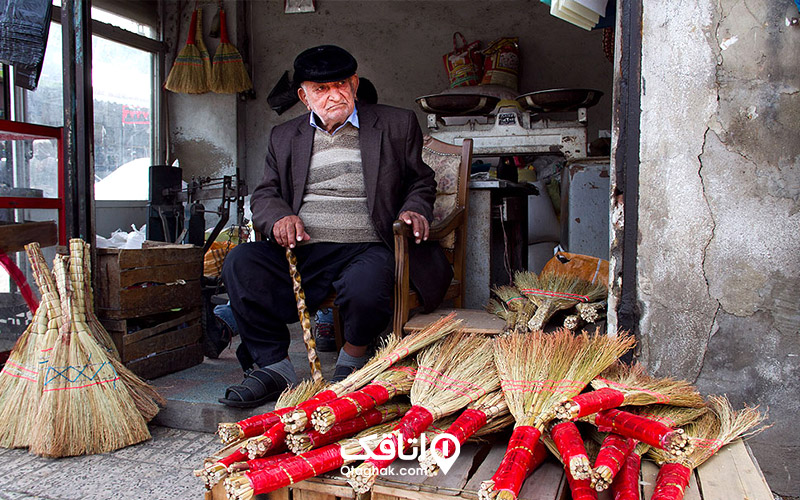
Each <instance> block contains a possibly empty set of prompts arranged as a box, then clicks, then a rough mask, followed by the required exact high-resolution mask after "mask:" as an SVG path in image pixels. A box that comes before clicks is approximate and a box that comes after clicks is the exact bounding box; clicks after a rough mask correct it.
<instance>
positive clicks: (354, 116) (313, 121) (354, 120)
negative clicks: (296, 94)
mask: <svg viewBox="0 0 800 500" xmlns="http://www.w3.org/2000/svg"><path fill="white" fill-rule="evenodd" d="M308 123H309V124H310V125H311V126H312V127H314V128H315V129H317V130H321V131H323V132H325V133H326V134H327V133H328V131H327V130H325V128H324V127H323V126H322V125H319V124H318V123H317V115H316V114H315V113H313V112H312V113H311V116H310V117H309V119H308ZM348 123H350V124H351V125H353V126H354V127H355V128H358V109H357V108H356V107H355V106H353V112H352V113H350V116H348V117H347V120H345V121H344V123H342V124H341V125H339V127H338V128H337V129H336V130H334V131H333V132H332V133H331V134H330V135H333V134H335V133H336V132H338V131H340V130H342V128H343V127H344V126H345V125H347V124H348Z"/></svg>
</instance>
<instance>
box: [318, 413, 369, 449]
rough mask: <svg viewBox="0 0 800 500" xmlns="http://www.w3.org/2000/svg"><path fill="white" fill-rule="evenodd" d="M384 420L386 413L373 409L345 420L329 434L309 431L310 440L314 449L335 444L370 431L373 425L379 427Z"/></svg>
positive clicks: (332, 428)
mask: <svg viewBox="0 0 800 500" xmlns="http://www.w3.org/2000/svg"><path fill="white" fill-rule="evenodd" d="M383 420H384V412H382V411H381V410H379V409H378V410H376V409H375V408H373V409H371V410H369V411H366V412H364V413H362V414H361V415H359V416H357V417H356V418H353V419H350V420H345V421H344V422H340V423H338V424H336V425H334V426H333V427H331V430H329V431H328V432H325V433H322V432H319V431H309V432H308V439H309V440H310V441H311V443H312V445H313V447H317V446H322V445H326V444H330V443H334V442H336V441H338V440H340V439H343V438H346V437H350V436H352V435H353V434H355V433H357V432H361V431H363V430H364V429H368V428H370V427H372V426H373V425H378V424H380V423H382V422H383Z"/></svg>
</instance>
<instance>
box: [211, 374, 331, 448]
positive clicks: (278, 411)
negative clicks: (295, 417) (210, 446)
mask: <svg viewBox="0 0 800 500" xmlns="http://www.w3.org/2000/svg"><path fill="white" fill-rule="evenodd" d="M324 385H325V382H324V381H315V380H303V381H302V382H300V383H299V384H297V385H296V386H294V387H288V388H287V389H285V390H284V391H283V392H282V393H281V394H280V396H278V400H277V401H276V402H275V410H274V411H271V412H268V413H263V414H260V415H254V416H252V417H249V418H246V419H244V420H240V421H239V422H223V423H220V424H219V425H218V426H217V434H219V437H220V439H221V440H222V443H223V444H230V443H234V442H238V441H241V440H243V439H246V438H251V437H255V436H258V435H259V434H263V433H264V432H265V431H266V430H267V429H269V428H270V427H272V426H273V425H275V424H277V423H279V422H280V421H281V415H284V414H286V413H289V412H291V411H292V410H293V409H294V407H295V406H296V405H297V404H299V403H302V402H303V401H307V400H308V399H310V398H312V397H314V395H315V394H317V393H318V392H320V391H321V390H322V389H323V387H324Z"/></svg>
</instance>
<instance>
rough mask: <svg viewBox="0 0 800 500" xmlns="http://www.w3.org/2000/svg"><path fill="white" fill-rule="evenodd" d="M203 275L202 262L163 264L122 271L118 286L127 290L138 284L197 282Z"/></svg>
mask: <svg viewBox="0 0 800 500" xmlns="http://www.w3.org/2000/svg"><path fill="white" fill-rule="evenodd" d="M202 275H203V262H202V261H198V262H165V263H164V265H160V266H151V267H139V268H136V269H122V270H121V271H120V275H119V286H120V287H121V288H128V287H131V286H134V285H138V284H139V283H163V284H166V283H174V282H176V281H178V280H186V281H188V280H197V279H200V276H202Z"/></svg>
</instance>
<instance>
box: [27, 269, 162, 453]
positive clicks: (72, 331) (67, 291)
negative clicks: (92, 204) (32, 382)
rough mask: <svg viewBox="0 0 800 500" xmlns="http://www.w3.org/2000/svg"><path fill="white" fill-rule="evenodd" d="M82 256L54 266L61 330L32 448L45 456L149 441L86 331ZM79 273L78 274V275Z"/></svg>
mask: <svg viewBox="0 0 800 500" xmlns="http://www.w3.org/2000/svg"><path fill="white" fill-rule="evenodd" d="M67 260H70V271H71V272H70V274H71V275H72V276H77V275H80V276H82V275H83V262H82V260H81V259H80V257H79V256H77V255H76V256H75V257H74V260H73V259H67V258H66V257H63V256H57V257H56V260H55V262H54V270H55V274H56V283H57V288H58V292H59V296H60V299H61V313H62V326H61V330H60V332H59V333H60V335H59V336H58V338H57V339H56V344H55V346H54V348H53V351H52V352H51V355H50V362H49V364H48V366H47V367H46V371H45V373H44V389H43V393H42V399H41V404H40V407H39V412H38V414H37V416H36V424H35V429H36V430H35V432H34V434H33V436H32V439H31V443H30V449H31V452H32V453H34V454H37V455H43V456H47V457H62V456H74V455H83V454H92V453H105V452H109V451H113V450H116V449H119V448H122V447H125V446H129V445H131V444H135V443H139V442H141V441H144V440H146V439H149V438H150V433H149V431H148V430H147V425H146V423H145V421H144V419H143V418H142V416H141V414H140V413H139V412H138V411H137V409H136V406H135V405H134V403H133V400H132V399H131V397H130V394H129V393H128V392H127V390H125V388H124V387H122V386H121V384H118V383H117V382H118V381H119V376H118V375H117V373H116V371H115V370H114V368H113V365H112V364H111V362H110V360H109V358H108V356H107V355H106V351H105V350H104V349H103V348H102V347H100V346H99V345H98V344H97V342H96V341H95V340H94V338H93V337H92V335H91V334H90V333H89V331H88V327H87V326H86V323H85V317H84V315H83V312H82V311H83V310H84V309H85V303H84V295H83V283H80V284H79V285H77V286H75V287H74V288H73V286H72V284H71V283H70V281H69V279H68V276H67V264H66V261H67ZM77 269H80V272H77V271H74V270H77Z"/></svg>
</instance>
